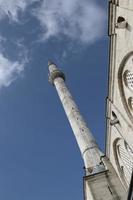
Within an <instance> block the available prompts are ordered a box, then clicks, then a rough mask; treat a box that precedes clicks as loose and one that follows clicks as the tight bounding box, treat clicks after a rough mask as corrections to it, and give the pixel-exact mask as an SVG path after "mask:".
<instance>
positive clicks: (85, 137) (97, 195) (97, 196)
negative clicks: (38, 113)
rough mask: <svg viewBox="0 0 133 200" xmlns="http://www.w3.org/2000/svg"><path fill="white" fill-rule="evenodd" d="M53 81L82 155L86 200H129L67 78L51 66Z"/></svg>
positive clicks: (53, 65) (54, 66) (50, 72)
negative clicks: (68, 84) (85, 117)
mask: <svg viewBox="0 0 133 200" xmlns="http://www.w3.org/2000/svg"><path fill="white" fill-rule="evenodd" d="M48 66H49V81H50V82H51V83H52V84H53V85H54V86H55V88H56V90H57V93H58V95H59V98H60V100H61V103H62V105H63V107H64V110H65V113H66V115H67V118H68V120H69V122H70V125H71V127H72V130H73V133H74V135H75V138H76V141H77V143H78V146H79V149H80V151H81V154H82V157H83V160H84V164H85V169H86V176H85V177H84V197H85V200H114V199H119V200H126V193H125V190H124V188H123V186H122V185H121V183H120V181H119V179H118V176H117V174H116V173H115V170H114V168H113V167H112V165H111V163H110V161H109V160H108V159H107V158H106V157H104V156H102V154H101V151H100V149H99V147H98V145H97V143H96V141H95V139H94V137H93V135H92V133H91V131H90V130H89V128H88V127H87V125H86V123H85V121H84V119H83V117H82V116H81V114H80V112H79V110H78V107H77V105H76V103H75V102H74V100H73V98H72V96H71V94H70V92H69V90H68V89H67V87H66V84H65V75H64V74H63V72H62V71H60V70H59V69H58V68H57V66H56V65H55V64H54V63H52V62H49V63H48Z"/></svg>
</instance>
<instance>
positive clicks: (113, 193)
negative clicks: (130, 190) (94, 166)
mask: <svg viewBox="0 0 133 200" xmlns="http://www.w3.org/2000/svg"><path fill="white" fill-rule="evenodd" d="M103 163H104V164H105V165H106V163H107V166H105V167H107V170H103V171H101V172H99V173H95V174H91V175H88V176H85V177H84V178H83V181H84V200H126V199H127V193H126V190H125V189H124V186H123V185H122V184H121V182H120V180H119V178H118V176H117V174H116V172H115V170H114V168H113V167H112V165H111V163H110V161H109V160H108V159H107V158H106V157H104V158H103Z"/></svg>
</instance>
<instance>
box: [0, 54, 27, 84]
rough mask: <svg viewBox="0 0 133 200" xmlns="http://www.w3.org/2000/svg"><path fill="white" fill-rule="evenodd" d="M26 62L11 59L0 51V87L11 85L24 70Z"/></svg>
mask: <svg viewBox="0 0 133 200" xmlns="http://www.w3.org/2000/svg"><path fill="white" fill-rule="evenodd" d="M24 66H25V62H23V63H20V62H18V61H15V62H13V61H10V60H9V59H8V58H7V57H5V56H4V55H3V54H1V53H0V88H2V87H3V86H5V87H7V86H9V85H10V84H11V83H12V82H13V81H14V80H15V79H16V78H17V76H18V75H20V73H21V72H22V71H23V69H24Z"/></svg>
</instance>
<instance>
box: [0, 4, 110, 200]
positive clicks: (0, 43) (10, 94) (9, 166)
mask: <svg viewBox="0 0 133 200" xmlns="http://www.w3.org/2000/svg"><path fill="white" fill-rule="evenodd" d="M107 3H108V2H107V1H104V0H100V1H99V0H83V1H80V0H73V1H72V0H67V1H63V0H49V1H47V0H40V1H39V0H21V1H20V0H10V1H7V0H0V119H1V120H0V199H2V200H9V199H10V200H45V199H46V200H52V199H55V200H60V199H61V200H62V199H63V200H68V199H69V200H71V199H72V200H73V199H76V200H81V199H83V185H82V177H83V175H84V170H83V161H82V158H81V156H80V152H79V149H78V146H77V144H76V141H75V138H74V135H73V133H72V130H71V128H70V125H69V123H68V121H67V118H66V116H65V114H64V111H63V108H62V106H61V104H60V101H59V98H58V96H57V93H56V91H55V88H54V87H53V86H51V85H50V83H49V82H48V67H47V62H48V60H49V59H51V60H53V61H54V62H55V63H56V64H57V65H58V66H59V67H60V68H61V69H62V70H63V71H64V73H65V75H66V84H67V85H68V87H69V89H70V91H71V93H72V95H73V96H74V99H75V100H76V102H77V104H78V106H79V108H80V111H81V113H82V114H83V116H84V118H85V120H86V121H87V124H88V126H89V127H90V129H91V130H92V132H93V133H94V135H95V137H96V139H97V142H98V143H99V146H100V147H101V149H103V150H104V142H105V132H106V130H105V102H106V101H105V99H106V96H107V77H108V74H107V72H108V36H107V7H108V5H107Z"/></svg>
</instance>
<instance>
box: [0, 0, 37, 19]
mask: <svg viewBox="0 0 133 200" xmlns="http://www.w3.org/2000/svg"><path fill="white" fill-rule="evenodd" d="M35 1H37V0H0V19H3V18H4V17H5V16H8V17H9V19H11V20H14V21H18V12H19V11H22V12H23V11H24V10H25V9H26V7H27V6H28V5H30V4H32V3H34V2H35Z"/></svg>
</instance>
